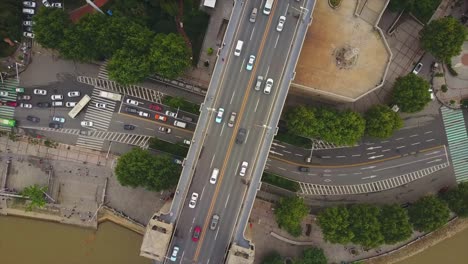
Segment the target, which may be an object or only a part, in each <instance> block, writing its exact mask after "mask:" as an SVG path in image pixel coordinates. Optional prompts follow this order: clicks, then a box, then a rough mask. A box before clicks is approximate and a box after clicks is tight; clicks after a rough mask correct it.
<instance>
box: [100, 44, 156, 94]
mask: <svg viewBox="0 0 468 264" xmlns="http://www.w3.org/2000/svg"><path fill="white" fill-rule="evenodd" d="M107 70H108V72H109V78H110V79H111V80H115V81H116V82H118V83H120V84H124V85H125V84H133V83H138V82H141V81H142V80H144V79H145V78H146V77H147V76H148V75H150V73H151V62H150V61H149V60H148V57H147V56H146V55H145V54H142V53H139V52H137V51H135V50H133V49H131V48H123V49H120V50H118V51H117V52H115V54H114V55H113V56H112V58H111V59H110V60H109V63H108V64H107Z"/></svg>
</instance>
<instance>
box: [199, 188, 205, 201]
mask: <svg viewBox="0 0 468 264" xmlns="http://www.w3.org/2000/svg"><path fill="white" fill-rule="evenodd" d="M205 187H206V186H204V187H203V190H202V191H201V195H200V201H201V199H202V198H203V193H204V192H205Z"/></svg>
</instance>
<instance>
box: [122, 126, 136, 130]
mask: <svg viewBox="0 0 468 264" xmlns="http://www.w3.org/2000/svg"><path fill="white" fill-rule="evenodd" d="M124 129H125V130H135V126H134V125H124Z"/></svg>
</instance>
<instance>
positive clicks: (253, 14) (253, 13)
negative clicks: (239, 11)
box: [249, 7, 258, 23]
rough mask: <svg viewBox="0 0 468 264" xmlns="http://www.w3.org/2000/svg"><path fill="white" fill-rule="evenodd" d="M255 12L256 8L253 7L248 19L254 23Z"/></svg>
mask: <svg viewBox="0 0 468 264" xmlns="http://www.w3.org/2000/svg"><path fill="white" fill-rule="evenodd" d="M257 12H258V9H257V8H256V7H254V8H253V9H252V12H251V13H250V19H249V21H250V22H252V23H255V20H256V19H257Z"/></svg>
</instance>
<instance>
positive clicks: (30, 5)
mask: <svg viewBox="0 0 468 264" xmlns="http://www.w3.org/2000/svg"><path fill="white" fill-rule="evenodd" d="M23 5H24V6H25V7H32V8H34V7H36V2H32V1H24V2H23Z"/></svg>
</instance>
